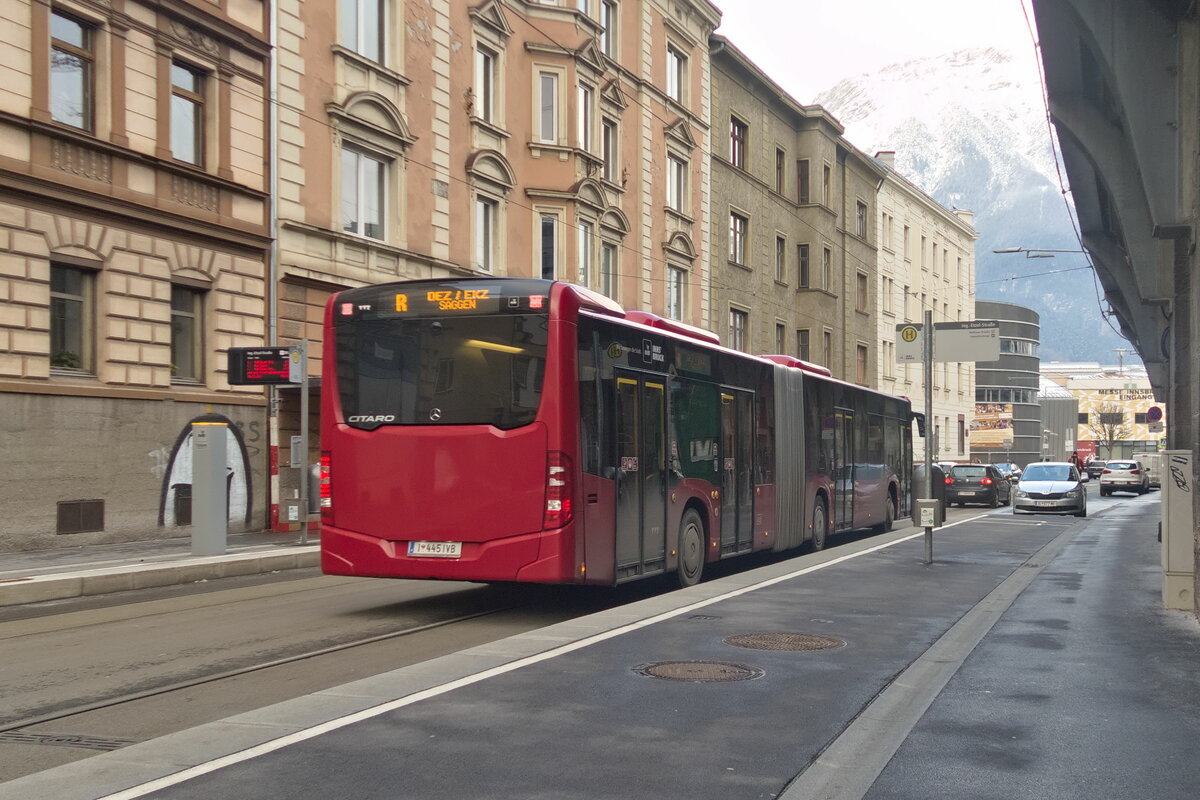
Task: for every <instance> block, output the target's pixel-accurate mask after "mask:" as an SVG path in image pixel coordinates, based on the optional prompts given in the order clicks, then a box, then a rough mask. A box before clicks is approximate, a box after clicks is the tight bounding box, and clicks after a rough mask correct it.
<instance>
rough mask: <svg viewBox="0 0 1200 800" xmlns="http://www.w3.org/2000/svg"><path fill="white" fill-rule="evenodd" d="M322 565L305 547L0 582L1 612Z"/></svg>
mask: <svg viewBox="0 0 1200 800" xmlns="http://www.w3.org/2000/svg"><path fill="white" fill-rule="evenodd" d="M320 562H321V553H320V547H319V546H318V545H306V546H303V547H300V546H297V547H288V548H283V549H272V550H271V551H270V552H253V553H239V554H234V555H222V556H197V557H192V558H187V559H183V560H178V561H160V562H155V563H148V564H147V563H140V564H125V565H121V566H117V567H104V568H100V569H81V570H79V571H77V572H67V573H61V574H56V575H39V576H35V577H28V578H6V579H3V580H0V606H19V605H24V604H26V603H42V602H45V601H47V600H66V599H69V598H72V597H88V596H91V595H98V594H108V593H109V592H125V591H131V590H133V589H150V588H153V587H156V586H177V585H179V584H183V583H194V582H196V581H203V580H211V579H214V578H232V577H236V576H240V575H261V574H263V573H267V572H276V571H278V570H284V569H302V568H305V567H315V566H318V565H319V564H320Z"/></svg>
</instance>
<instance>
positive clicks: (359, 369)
mask: <svg viewBox="0 0 1200 800" xmlns="http://www.w3.org/2000/svg"><path fill="white" fill-rule="evenodd" d="M551 287H552V284H551V283H549V282H545V281H532V280H530V281H512V280H508V281H487V280H482V281H481V280H460V281H426V282H409V283H404V284H390V285H384V286H372V287H364V288H361V289H352V290H348V291H344V292H341V293H339V294H337V295H335V296H334V297H333V298H332V299H331V300H330V304H329V306H328V308H327V309H326V323H327V324H326V339H325V350H324V357H325V362H324V372H323V380H322V415H321V442H322V470H323V474H322V498H321V502H322V525H321V566H322V569H323V570H324V571H325V572H326V573H329V574H335V575H357V576H374V577H399V578H441V579H449V580H494V581H515V580H526V581H545V582H563V581H570V580H572V578H573V574H574V558H573V543H574V538H573V537H574V534H573V531H572V526H571V524H570V523H571V519H572V509H571V501H572V494H573V492H574V487H573V486H572V477H571V476H572V469H571V464H570V461H571V455H570V453H567V452H563V451H562V449H560V447H561V443H562V440H563V438H564V435H563V433H562V431H561V426H560V424H559V423H558V422H557V420H558V419H559V414H558V413H557V411H556V409H557V408H558V406H559V405H560V404H561V403H562V402H563V398H562V397H560V396H558V395H559V392H558V391H557V390H556V389H555V388H554V386H555V385H557V384H558V383H563V382H562V381H558V379H557V376H556V374H557V369H556V368H553V367H551V368H548V367H547V364H548V363H551V362H550V361H549V360H548V358H547V356H548V351H549V350H550V348H551V347H552V346H553V345H552V339H553V337H554V334H553V333H552V327H554V326H552V324H551V319H550V314H549V306H550V291H551ZM570 349H571V350H572V351H573V349H574V348H573V345H572V347H571V348H570ZM544 410H545V414H544V415H543V414H542V412H543V411H544Z"/></svg>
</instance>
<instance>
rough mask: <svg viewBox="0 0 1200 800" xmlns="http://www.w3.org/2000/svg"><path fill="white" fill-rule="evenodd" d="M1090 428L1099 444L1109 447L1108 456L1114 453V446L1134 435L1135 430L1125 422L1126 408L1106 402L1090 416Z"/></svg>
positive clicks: (1110, 456)
mask: <svg viewBox="0 0 1200 800" xmlns="http://www.w3.org/2000/svg"><path fill="white" fill-rule="evenodd" d="M1088 430H1089V431H1090V432H1091V434H1092V438H1094V439H1095V440H1096V443H1097V444H1100V445H1103V446H1104V447H1106V448H1108V457H1109V458H1110V459H1111V458H1112V455H1113V446H1114V445H1115V444H1116V443H1117V442H1120V441H1124V440H1125V439H1129V438H1131V437H1132V436H1133V430H1132V429H1131V428H1130V427H1129V426H1128V425H1127V424H1125V409H1124V408H1123V407H1121V406H1119V405H1117V404H1116V403H1105V404H1104V405H1102V406H1100V407H1099V408H1097V409H1096V410H1095V411H1093V412H1092V413H1091V415H1090V416H1089V417H1088Z"/></svg>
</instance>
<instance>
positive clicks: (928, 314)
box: [921, 309, 933, 564]
mask: <svg viewBox="0 0 1200 800" xmlns="http://www.w3.org/2000/svg"><path fill="white" fill-rule="evenodd" d="M924 329H925V339H924V341H923V342H922V343H923V344H924V345H925V347H924V348H923V350H924V352H923V353H922V358H921V361H922V366H923V367H924V372H925V496H926V497H928V498H929V499H931V500H932V499H933V454H932V453H931V452H930V451H931V449H932V448H931V447H930V443H931V442H932V441H933V311H931V310H929V309H925V325H924ZM925 563H926V564H932V563H933V528H931V527H929V526H928V525H927V526H925Z"/></svg>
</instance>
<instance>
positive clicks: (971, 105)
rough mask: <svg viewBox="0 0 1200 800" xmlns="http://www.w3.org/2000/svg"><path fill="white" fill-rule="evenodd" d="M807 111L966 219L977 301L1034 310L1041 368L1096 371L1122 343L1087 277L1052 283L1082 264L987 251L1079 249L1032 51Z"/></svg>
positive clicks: (857, 84) (879, 85)
mask: <svg viewBox="0 0 1200 800" xmlns="http://www.w3.org/2000/svg"><path fill="white" fill-rule="evenodd" d="M816 103H817V104H818V105H821V106H824V107H825V108H826V109H828V110H829V111H830V113H832V114H833V115H834V116H835V117H837V118H838V120H840V121H841V122H842V124H843V125H845V126H846V138H847V139H849V140H850V141H851V142H853V143H854V145H855V146H856V147H858V148H859V149H861V150H863V151H864V152H867V153H869V154H873V153H875V152H877V151H880V150H894V151H895V152H896V162H895V163H896V169H897V171H898V172H900V174H901V175H903V176H904V177H906V178H908V179H909V180H911V181H912V182H913V183H915V184H916V185H917V186H919V187H921V188H922V189H924V190H925V191H926V192H928V193H929V194H930V195H931V196H932V197H933V198H934V199H936V200H937V201H938V202H940V203H942V204H943V205H944V206H946V207H947V208H963V209H969V210H971V211H973V212H974V213H975V228H976V230H978V231H979V234H980V236H979V240H978V241H977V242H976V250H975V254H976V258H975V260H976V296H977V297H978V298H979V299H981V300H1000V301H1005V302H1011V303H1017V304H1020V305H1023V306H1028V307H1029V308H1032V309H1034V310H1035V311H1037V312H1038V313H1039V314H1040V315H1041V323H1042V343H1041V357H1042V360H1044V361H1051V360H1059V361H1099V362H1102V363H1106V362H1109V361H1111V360H1112V350H1113V349H1114V348H1117V347H1121V346H1123V345H1125V346H1127V345H1126V343H1125V342H1124V340H1123V339H1121V338H1120V337H1119V336H1118V335H1117V334H1116V333H1115V332H1114V331H1113V329H1112V328H1111V327H1110V326H1109V324H1108V323H1107V322H1106V321H1105V320H1104V319H1103V317H1102V315H1101V312H1100V308H1101V301H1100V300H1099V299H1098V295H1099V292H1100V289H1099V282H1098V281H1096V280H1095V278H1094V275H1093V274H1092V272H1091V271H1090V270H1076V271H1070V272H1060V273H1057V274H1054V273H1055V271H1057V270H1068V269H1070V268H1072V267H1079V266H1083V265H1085V264H1086V263H1087V262H1086V258H1085V256H1084V255H1082V254H1075V253H1060V254H1057V255H1056V257H1054V258H1036V259H1034V258H1026V257H1025V256H1024V255H1023V254H1008V255H1004V254H996V253H993V252H992V251H993V250H997V249H1000V248H1005V247H1024V248H1038V249H1045V250H1078V249H1079V243H1078V240H1077V239H1076V238H1075V233H1074V230H1073V228H1072V225H1071V219H1070V216H1069V214H1068V211H1067V206H1066V203H1065V201H1064V199H1063V189H1062V186H1063V185H1064V184H1065V180H1066V178H1065V174H1064V175H1063V177H1062V178H1061V179H1060V177H1059V172H1058V170H1057V168H1056V166H1055V160H1054V155H1053V150H1052V149H1051V138H1050V136H1051V134H1050V128H1049V124H1048V122H1047V119H1046V113H1045V106H1044V104H1043V101H1042V90H1041V83H1040V81H1039V76H1038V68H1037V62H1036V61H1035V57H1034V55H1033V54H1032V53H1029V54H1024V55H1021V56H1014V55H1012V54H1009V53H1005V52H1002V51H1000V50H997V49H995V48H980V49H972V50H960V51H958V52H954V53H950V54H947V55H943V56H937V57H930V58H923V59H918V60H914V61H909V62H906V63H903V64H896V65H893V66H890V67H887V68H885V69H883V70H880V71H879V72H876V73H873V74H867V75H860V76H858V77H856V78H851V79H847V80H844V81H842V82H841V83H839V84H837V85H836V86H834V87H833V88H832V89H830V90H828V91H826V92H823V93H822V94H820V95H819V96H818V97H817V98H816ZM1060 181H1061V182H1060ZM1041 273H1051V274H1041ZM1022 276H1033V277H1022ZM1010 278H1011V280H1010Z"/></svg>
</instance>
